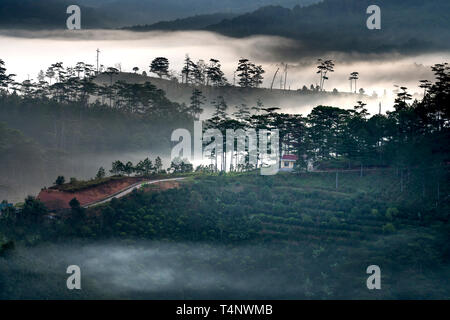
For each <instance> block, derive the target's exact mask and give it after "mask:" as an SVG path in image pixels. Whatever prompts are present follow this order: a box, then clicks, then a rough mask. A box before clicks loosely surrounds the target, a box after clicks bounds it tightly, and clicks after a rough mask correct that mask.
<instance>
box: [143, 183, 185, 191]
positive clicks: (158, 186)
mask: <svg viewBox="0 0 450 320" xmlns="http://www.w3.org/2000/svg"><path fill="white" fill-rule="evenodd" d="M179 187H180V183H179V182H178V181H161V182H156V183H152V184H149V185H147V186H146V187H145V189H144V191H146V192H148V191H164V190H169V189H176V188H179Z"/></svg>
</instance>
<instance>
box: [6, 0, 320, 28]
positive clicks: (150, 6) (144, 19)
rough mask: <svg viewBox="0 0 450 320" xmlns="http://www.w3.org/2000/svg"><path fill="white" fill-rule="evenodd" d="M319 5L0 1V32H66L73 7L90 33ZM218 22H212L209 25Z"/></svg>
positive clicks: (220, 0)
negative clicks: (271, 8)
mask: <svg viewBox="0 0 450 320" xmlns="http://www.w3.org/2000/svg"><path fill="white" fill-rule="evenodd" d="M317 1H320V0H252V1H242V0H0V29H15V28H16V29H35V30H42V29H64V28H66V24H65V22H66V19H67V17H68V15H67V14H66V9H67V7H68V6H69V5H72V4H75V5H78V6H80V8H81V16H82V19H81V24H82V28H83V29H90V28H121V27H125V26H132V25H145V24H147V25H150V24H154V23H157V22H159V21H167V20H175V19H184V18H189V17H194V16H200V19H201V16H203V15H214V14H217V13H218V12H221V13H223V14H229V15H230V16H229V17H231V15H237V14H242V13H245V12H251V11H254V10H256V9H258V8H260V7H262V6H266V5H271V4H277V5H283V6H286V7H294V6H295V5H298V4H301V5H307V4H311V3H315V2H317ZM218 22H220V20H210V21H209V22H208V23H207V24H215V23H218ZM195 26H196V27H198V26H199V24H198V23H197V24H195ZM204 26H205V23H203V24H201V27H204ZM180 27H182V25H180Z"/></svg>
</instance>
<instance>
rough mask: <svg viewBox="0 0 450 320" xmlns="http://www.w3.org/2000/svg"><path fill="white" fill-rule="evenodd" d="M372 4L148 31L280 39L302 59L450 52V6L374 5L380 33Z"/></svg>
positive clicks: (347, 2) (382, 0) (416, 1)
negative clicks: (371, 22)
mask: <svg viewBox="0 0 450 320" xmlns="http://www.w3.org/2000/svg"><path fill="white" fill-rule="evenodd" d="M372 4H373V1H372V0H324V1H322V2H319V3H316V4H312V5H310V6H302V7H301V6H295V7H293V8H292V9H289V8H285V7H281V6H266V7H262V8H259V9H258V10H256V11H253V12H251V13H246V14H243V15H239V16H236V17H232V18H224V19H222V20H220V21H218V22H217V23H213V24H210V25H205V22H207V20H206V19H204V18H203V17H201V16H199V17H191V18H189V19H185V21H189V27H188V28H187V27H186V26H185V25H184V24H183V23H181V21H179V20H176V21H171V22H165V23H164V24H154V25H150V26H148V28H147V29H148V30H157V29H158V28H159V27H161V29H163V30H192V29H197V30H208V31H213V32H217V33H220V34H223V35H227V36H232V37H248V36H253V35H275V36H282V37H287V38H292V39H296V40H300V43H301V46H300V47H299V50H303V51H304V53H305V54H306V55H309V54H315V53H316V52H323V51H342V52H352V51H355V52H364V53H382V52H402V53H414V52H426V51H428V50H432V51H435V50H449V49H450V1H448V0H428V1H423V0H408V1H407V2H406V1H398V0H378V1H377V4H378V5H379V6H380V8H381V25H382V26H381V30H369V29H368V28H367V26H366V20H367V18H368V17H369V15H368V14H367V13H366V10H367V8H368V6H369V5H372ZM217 17H218V16H217ZM196 25H197V26H198V27H197V28H193V26H196ZM130 29H131V30H139V28H138V27H134V28H133V27H132V28H130Z"/></svg>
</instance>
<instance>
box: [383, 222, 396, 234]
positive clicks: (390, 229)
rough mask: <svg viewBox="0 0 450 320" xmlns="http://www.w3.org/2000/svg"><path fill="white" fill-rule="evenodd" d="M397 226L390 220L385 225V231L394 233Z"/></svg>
mask: <svg viewBox="0 0 450 320" xmlns="http://www.w3.org/2000/svg"><path fill="white" fill-rule="evenodd" d="M395 230H396V229H395V227H394V225H393V224H392V223H390V222H388V223H386V224H385V225H384V226H383V232H384V233H394V232H395Z"/></svg>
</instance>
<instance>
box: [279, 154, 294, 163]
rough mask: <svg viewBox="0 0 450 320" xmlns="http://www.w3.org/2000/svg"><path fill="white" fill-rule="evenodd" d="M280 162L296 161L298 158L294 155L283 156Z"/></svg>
mask: <svg viewBox="0 0 450 320" xmlns="http://www.w3.org/2000/svg"><path fill="white" fill-rule="evenodd" d="M281 160H292V161H297V160H298V157H297V156H296V155H295V154H285V155H284V156H283V157H282V158H281Z"/></svg>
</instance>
